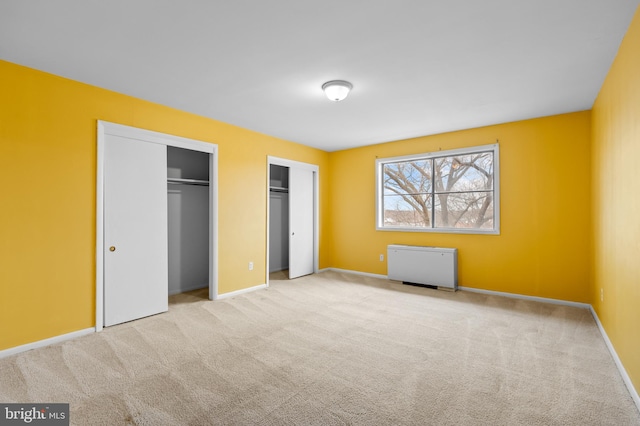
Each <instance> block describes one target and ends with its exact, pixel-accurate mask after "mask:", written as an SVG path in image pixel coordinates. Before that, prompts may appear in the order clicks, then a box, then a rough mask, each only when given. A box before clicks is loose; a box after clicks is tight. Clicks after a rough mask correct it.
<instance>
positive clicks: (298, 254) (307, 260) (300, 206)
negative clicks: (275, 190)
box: [289, 167, 314, 279]
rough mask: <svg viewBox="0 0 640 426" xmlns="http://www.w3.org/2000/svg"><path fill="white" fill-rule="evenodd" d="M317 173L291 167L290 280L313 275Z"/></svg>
mask: <svg viewBox="0 0 640 426" xmlns="http://www.w3.org/2000/svg"><path fill="white" fill-rule="evenodd" d="M313 194H314V189H313V171H311V170H308V169H304V168H298V167H290V168H289V278H290V279H291V278H297V277H301V276H303V275H309V274H313V272H314V270H313V269H314V268H313V264H314V257H313V249H314V240H313V237H314V218H313V215H314V205H313Z"/></svg>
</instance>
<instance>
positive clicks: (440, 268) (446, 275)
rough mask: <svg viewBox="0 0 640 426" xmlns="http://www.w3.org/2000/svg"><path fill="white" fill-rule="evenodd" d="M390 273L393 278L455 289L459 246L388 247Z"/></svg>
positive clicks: (444, 288)
mask: <svg viewBox="0 0 640 426" xmlns="http://www.w3.org/2000/svg"><path fill="white" fill-rule="evenodd" d="M387 276H388V277H389V279H390V280H396V281H402V282H404V283H409V284H422V285H427V286H434V287H437V288H438V289H442V290H451V291H456V290H457V289H458V249H454V248H440V247H419V246H402V245H390V246H387Z"/></svg>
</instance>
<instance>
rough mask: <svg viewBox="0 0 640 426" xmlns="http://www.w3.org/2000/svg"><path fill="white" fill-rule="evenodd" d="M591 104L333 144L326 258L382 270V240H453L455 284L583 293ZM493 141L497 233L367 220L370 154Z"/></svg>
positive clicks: (575, 297)
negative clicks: (340, 147)
mask: <svg viewBox="0 0 640 426" xmlns="http://www.w3.org/2000/svg"><path fill="white" fill-rule="evenodd" d="M590 125H591V123H590V113H589V112H588V111H587V112H579V113H573V114H565V115H559V116H553V117H547V118H540V119H535V120H527V121H520V122H516V123H509V124H503V125H497V126H490V127H483V128H478V129H472V130H465V131H460V132H454V133H447V134H441V135H435V136H428V137H421V138H416V139H410V140H405V141H398V142H391V143H387V144H380V145H372V146H368V147H364V148H357V149H351V150H345V151H339V152H334V153H332V154H331V156H330V160H331V161H330V171H331V173H330V174H331V182H332V186H331V197H332V199H331V202H332V209H331V215H332V217H331V219H330V221H331V223H332V227H331V236H330V248H331V250H330V251H331V253H332V258H331V263H332V265H333V266H334V267H336V268H342V269H349V270H356V271H362V272H368V273H374V274H383V275H386V273H387V272H386V271H387V269H386V262H380V261H379V255H380V254H385V258H386V247H387V245H388V244H413V245H427V246H441V247H456V248H458V279H459V285H461V286H465V287H474V288H479V289H486V290H494V291H502V292H508V293H517V294H524V295H530V296H539V297H547V298H554V299H562V300H569V301H576V302H589V301H590V294H589V262H588V259H589V244H590V236H589V232H590V213H589V209H590V167H591V165H590V150H589V145H590ZM496 140H499V145H500V197H501V209H500V214H501V233H500V235H497V236H493V235H460V234H444V233H419V232H410V233H407V232H390V231H376V229H375V193H376V189H375V160H376V158H377V157H379V158H384V157H393V156H398V155H407V154H417V153H423V152H431V151H438V150H440V149H442V150H446V149H453V148H462V147H470V146H477V145H486V144H491V143H494V142H495V141H496Z"/></svg>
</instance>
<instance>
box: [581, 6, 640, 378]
mask: <svg viewBox="0 0 640 426" xmlns="http://www.w3.org/2000/svg"><path fill="white" fill-rule="evenodd" d="M638 52H640V9H638V11H636V14H635V17H634V19H633V21H632V23H631V26H630V27H629V30H628V32H627V34H626V36H625V38H624V40H623V42H622V44H621V46H620V49H619V51H618V55H617V57H616V59H615V61H614V63H613V65H612V67H611V69H610V71H609V74H608V76H607V78H606V80H605V83H604V85H603V86H602V88H601V90H600V94H599V95H598V98H597V99H596V102H595V104H594V107H593V113H592V117H593V118H592V119H593V144H592V146H593V148H592V158H593V235H594V246H593V247H594V250H593V287H592V291H593V293H592V301H593V305H594V309H595V310H596V312H597V313H598V317H599V318H600V320H601V322H602V324H603V327H604V328H605V330H606V332H607V335H608V336H609V338H610V339H611V342H612V343H613V345H614V347H615V349H616V352H617V353H618V356H619V357H620V359H621V360H622V363H623V364H624V366H625V369H626V370H627V373H628V374H629V376H630V378H631V380H632V381H633V383H634V385H635V388H636V389H638V388H639V387H640V332H639V331H638V326H639V325H640V164H639V159H640V55H638ZM601 290H602V291H603V295H604V301H600V291H601Z"/></svg>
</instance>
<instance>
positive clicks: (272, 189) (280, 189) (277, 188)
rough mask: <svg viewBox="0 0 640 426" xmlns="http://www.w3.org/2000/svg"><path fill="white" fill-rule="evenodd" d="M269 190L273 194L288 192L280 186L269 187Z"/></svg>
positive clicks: (287, 189)
mask: <svg viewBox="0 0 640 426" xmlns="http://www.w3.org/2000/svg"><path fill="white" fill-rule="evenodd" d="M269 190H270V191H273V192H289V188H284V187H282V186H270V187H269Z"/></svg>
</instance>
